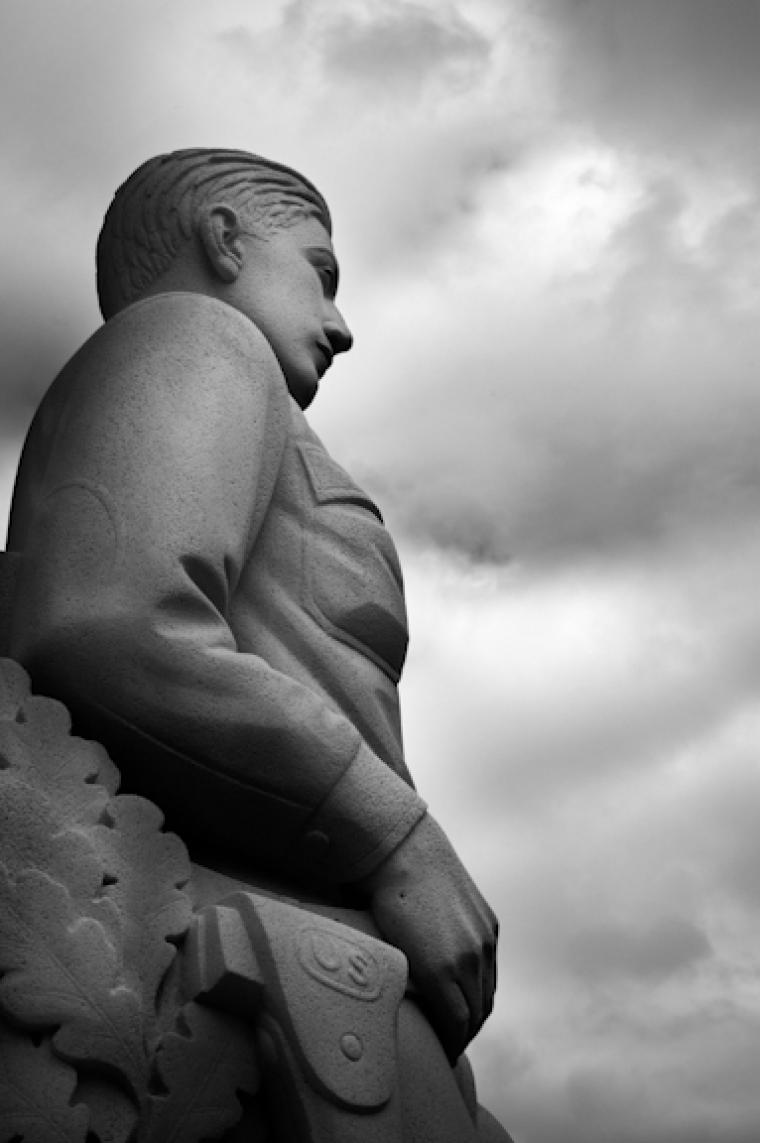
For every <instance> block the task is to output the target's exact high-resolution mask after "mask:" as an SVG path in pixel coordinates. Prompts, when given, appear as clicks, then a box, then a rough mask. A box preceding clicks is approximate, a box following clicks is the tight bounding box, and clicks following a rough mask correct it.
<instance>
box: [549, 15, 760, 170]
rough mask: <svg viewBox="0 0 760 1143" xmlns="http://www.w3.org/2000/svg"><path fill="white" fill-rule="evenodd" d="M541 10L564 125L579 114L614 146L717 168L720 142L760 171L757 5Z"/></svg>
mask: <svg viewBox="0 0 760 1143" xmlns="http://www.w3.org/2000/svg"><path fill="white" fill-rule="evenodd" d="M539 10H540V11H541V12H542V14H543V17H544V19H545V20H546V21H547V23H548V25H549V27H551V28H553V29H554V30H555V31H556V32H558V34H559V54H560V66H559V70H558V75H557V80H556V92H557V95H556V98H557V100H558V103H559V105H560V106H559V115H560V116H561V117H562V118H563V119H565V120H566V121H567V120H569V121H572V119H573V118H574V116H576V115H579V114H580V115H582V116H584V117H586V118H587V119H588V120H589V121H590V122H591V123H593V124H594V125H595V126H597V127H598V128H599V130H600V131H602V132H603V133H606V134H608V135H609V136H611V137H612V138H613V140H614V142H615V144H616V145H620V144H621V143H626V142H634V143H636V144H645V145H650V146H654V147H655V148H656V149H659V148H660V147H661V146H662V145H663V144H665V145H667V146H669V147H675V148H676V149H677V150H679V151H681V150H688V151H690V152H692V153H694V154H695V155H698V154H702V155H704V154H705V152H709V154H710V156H711V157H712V158H714V159H715V160H716V161H720V158H721V157H720V152H716V150H715V147H716V139H717V140H719V141H721V142H722V143H724V144H725V145H726V146H727V147H729V149H735V148H739V147H742V148H746V150H745V155H744V158H745V159H746V161H747V162H748V163H749V164H750V165H752V166H753V167H756V166H757V159H758V156H757V153H756V150H757V149H756V148H755V147H754V146H752V145H751V139H752V137H753V136H754V134H755V130H756V117H757V106H758V101H759V100H760V68H758V66H757V61H758V57H759V56H760V6H758V4H757V3H756V0H731V2H730V3H726V0H635V3H631V2H630V0H543V2H542V3H541V5H540V9H539ZM724 161H725V160H724Z"/></svg>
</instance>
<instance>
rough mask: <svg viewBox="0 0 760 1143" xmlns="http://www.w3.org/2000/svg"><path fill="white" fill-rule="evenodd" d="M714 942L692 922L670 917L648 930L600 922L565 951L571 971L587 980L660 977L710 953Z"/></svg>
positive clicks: (649, 927) (578, 937) (650, 978)
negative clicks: (711, 943) (711, 944)
mask: <svg viewBox="0 0 760 1143" xmlns="http://www.w3.org/2000/svg"><path fill="white" fill-rule="evenodd" d="M710 952H711V949H710V942H709V941H708V940H707V938H706V937H705V935H704V933H703V932H702V931H701V930H700V929H699V928H698V927H697V926H696V925H694V924H692V923H691V922H689V921H686V920H683V919H681V918H677V917H666V918H663V919H662V920H659V921H657V922H655V923H653V924H651V925H649V926H648V927H647V928H645V929H641V930H638V929H636V928H634V926H632V925H613V924H609V923H607V924H599V925H596V926H593V927H589V928H587V929H585V930H583V931H582V932H579V933H577V934H575V935H574V936H573V937H572V938H571V940H570V941H569V942H568V946H567V948H566V950H565V954H566V957H567V960H566V963H567V965H568V967H569V968H570V969H571V971H574V972H575V973H576V974H577V975H578V976H579V977H581V978H583V979H586V980H593V981H595V982H598V981H599V980H600V979H604V978H610V977H612V978H615V977H622V978H626V977H629V978H630V977H634V978H642V979H644V980H659V979H663V978H665V977H668V976H671V975H672V974H673V973H676V972H679V971H681V970H682V969H685V968H688V967H691V966H692V965H694V964H695V963H697V962H699V961H700V960H702V959H703V958H704V957H706V956H708V955H709V954H710Z"/></svg>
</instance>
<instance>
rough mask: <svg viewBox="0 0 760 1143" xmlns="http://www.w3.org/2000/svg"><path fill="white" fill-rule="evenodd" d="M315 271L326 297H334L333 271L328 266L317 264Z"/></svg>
mask: <svg viewBox="0 0 760 1143" xmlns="http://www.w3.org/2000/svg"><path fill="white" fill-rule="evenodd" d="M317 273H318V274H319V278H320V281H321V282H322V289H323V290H324V291H325V293H326V294H327V296H328V297H330V298H334V297H335V288H336V281H335V273H334V271H333V270H332V269H331V268H330V267H329V266H318V267H317Z"/></svg>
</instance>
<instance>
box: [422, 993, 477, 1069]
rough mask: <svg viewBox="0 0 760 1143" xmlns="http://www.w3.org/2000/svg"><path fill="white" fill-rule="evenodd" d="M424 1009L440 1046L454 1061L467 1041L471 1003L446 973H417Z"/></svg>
mask: <svg viewBox="0 0 760 1143" xmlns="http://www.w3.org/2000/svg"><path fill="white" fill-rule="evenodd" d="M416 984H417V986H418V987H419V989H420V992H421V994H422V996H423V998H424V1002H425V1004H424V1006H425V1011H426V1013H427V1016H428V1019H429V1020H430V1023H431V1024H432V1025H433V1028H434V1029H435V1032H436V1034H437V1036H438V1039H439V1040H440V1041H441V1044H442V1046H443V1050H444V1051H445V1053H446V1055H447V1057H448V1059H449V1060H450V1062H451V1063H452V1064H453V1063H454V1061H455V1060H456V1059H458V1057H459V1056H461V1054H462V1052H463V1051H464V1049H465V1048H466V1047H467V1045H468V1043H469V1042H470V1038H471V1037H470V1023H471V1016H470V1005H469V1003H468V1001H467V999H466V997H465V995H464V992H463V991H462V989H461V987H460V985H459V984H458V983H457V981H456V980H454V979H453V978H452V977H450V976H448V974H446V975H444V974H443V973H430V974H429V975H427V976H418V977H417V978H416Z"/></svg>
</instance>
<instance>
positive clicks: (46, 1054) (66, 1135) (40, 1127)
mask: <svg viewBox="0 0 760 1143" xmlns="http://www.w3.org/2000/svg"><path fill="white" fill-rule="evenodd" d="M76 1082H77V1078H76V1073H75V1072H74V1070H73V1069H72V1068H70V1067H68V1066H67V1065H66V1064H64V1063H63V1062H62V1061H61V1060H59V1059H56V1057H55V1056H54V1055H53V1053H52V1052H51V1050H50V1041H49V1040H43V1041H42V1043H41V1044H40V1045H39V1047H36V1046H35V1045H34V1044H33V1043H32V1041H31V1040H29V1039H27V1038H26V1036H24V1035H22V1034H21V1033H20V1032H16V1031H15V1030H14V1029H12V1028H10V1027H8V1026H6V1025H4V1024H0V1143H10V1140H15V1139H23V1140H24V1143H84V1141H85V1138H86V1136H87V1125H88V1118H89V1116H88V1112H87V1108H86V1107H85V1106H84V1104H82V1103H77V1104H75V1105H74V1106H72V1104H71V1097H72V1093H73V1091H74V1088H75V1086H76Z"/></svg>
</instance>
